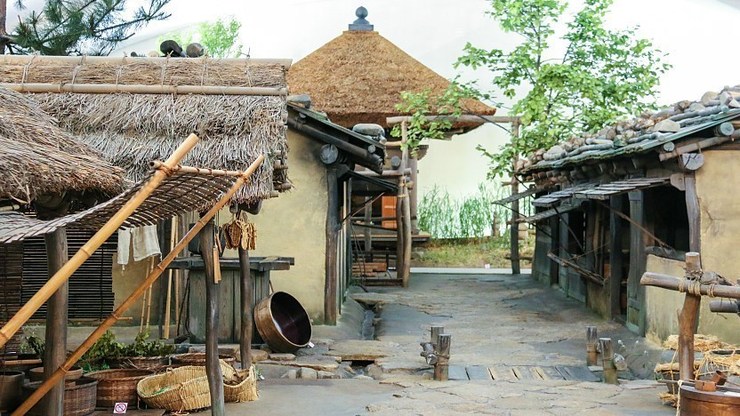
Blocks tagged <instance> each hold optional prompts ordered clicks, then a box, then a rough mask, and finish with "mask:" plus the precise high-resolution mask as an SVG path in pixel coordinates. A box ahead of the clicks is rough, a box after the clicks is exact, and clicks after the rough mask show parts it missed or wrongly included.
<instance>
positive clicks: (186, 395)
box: [136, 360, 236, 411]
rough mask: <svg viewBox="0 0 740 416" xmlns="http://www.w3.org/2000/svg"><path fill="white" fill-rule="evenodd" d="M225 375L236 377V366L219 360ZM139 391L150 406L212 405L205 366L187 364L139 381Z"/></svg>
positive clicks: (173, 408) (187, 407)
mask: <svg viewBox="0 0 740 416" xmlns="http://www.w3.org/2000/svg"><path fill="white" fill-rule="evenodd" d="M220 364H221V372H222V373H223V374H224V377H233V375H234V373H236V370H234V367H232V366H230V365H229V364H226V363H225V362H224V361H223V360H220ZM136 392H137V393H138V394H139V397H141V399H142V400H143V401H144V403H146V404H147V406H149V407H151V408H155V409H165V410H170V411H182V410H188V411H189V410H196V409H205V408H207V407H210V406H211V395H210V391H209V390H208V378H207V376H206V368H205V367H201V366H190V365H188V366H184V367H179V368H175V369H171V370H167V371H166V372H164V373H161V374H157V375H153V376H149V377H146V378H144V379H143V380H141V381H139V383H138V384H137V385H136Z"/></svg>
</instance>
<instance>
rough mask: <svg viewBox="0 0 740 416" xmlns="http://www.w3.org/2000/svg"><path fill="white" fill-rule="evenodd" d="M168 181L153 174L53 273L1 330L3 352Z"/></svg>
mask: <svg viewBox="0 0 740 416" xmlns="http://www.w3.org/2000/svg"><path fill="white" fill-rule="evenodd" d="M198 140H199V139H198V136H196V135H195V134H191V135H190V136H188V138H187V139H185V141H184V142H183V143H182V144H181V145H180V146H179V147H178V148H177V149H176V150H175V152H174V153H172V155H171V156H170V157H169V158H168V159H167V161H165V166H167V167H168V168H172V167H174V166H176V165H177V164H178V163H180V161H181V160H182V159H183V158H184V157H185V155H186V154H188V152H189V151H190V150H191V149H192V148H193V147H194V146H195V145H196V144H197V143H198ZM166 177H167V173H166V172H165V170H163V169H159V170H157V171H155V172H154V173H153V174H152V177H151V179H149V181H148V182H147V183H146V184H145V185H144V186H143V187H142V188H141V189H140V190H139V192H137V193H136V194H135V195H134V196H133V197H132V198H131V199H130V200H129V201H128V202H126V205H124V206H123V207H121V209H120V210H118V212H116V214H114V215H113V217H111V218H110V219H109V220H108V221H107V222H106V223H105V224H104V225H103V227H102V228H101V229H100V230H99V231H98V232H97V233H95V235H94V236H92V238H91V239H90V240H89V241H88V242H87V243H85V245H84V246H82V247H81V248H80V250H79V251H77V253H75V255H74V256H72V258H70V259H69V261H68V262H67V263H66V264H65V265H64V266H63V267H62V268H61V269H59V271H57V272H56V273H54V276H52V277H51V278H49V280H48V281H47V282H46V284H44V286H42V287H41V289H39V291H38V292H36V294H35V295H33V296H32V297H31V299H29V300H28V302H26V304H25V305H23V306H22V307H21V309H20V310H18V312H17V313H16V314H15V315H13V317H12V318H11V319H10V320H9V321H8V323H7V324H5V326H3V327H2V329H0V348H2V347H3V346H5V344H6V343H7V342H8V341H9V340H10V338H11V337H12V336H13V335H15V333H16V332H18V330H19V329H20V328H21V326H23V324H25V323H26V322H27V321H28V320H29V319H30V318H31V316H32V315H33V314H34V313H35V312H36V311H37V310H39V308H40V307H41V306H42V305H43V304H44V303H45V302H46V301H47V300H49V298H50V297H51V296H52V295H53V294H54V292H56V291H57V290H58V289H59V288H60V287H61V286H62V285H63V284H64V282H66V281H67V280H69V277H70V276H72V273H74V272H75V271H76V270H77V269H79V268H80V266H81V265H82V263H84V262H85V261H86V260H87V259H89V258H90V256H91V255H92V253H94V252H95V250H97V249H98V248H99V247H100V246H101V245H102V244H103V243H104V242H105V241H106V240H107V239H108V238H109V237H110V236H111V235H112V234H113V233H114V232H115V231H116V230H117V229H118V227H120V226H121V224H123V222H124V221H126V219H127V218H128V217H130V216H131V214H133V213H134V211H136V208H138V207H139V205H141V204H142V203H143V202H144V200H146V198H147V197H149V195H151V194H152V192H154V190H155V189H157V187H158V186H159V184H161V183H162V181H164V179H165V178H166Z"/></svg>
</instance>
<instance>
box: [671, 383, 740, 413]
mask: <svg viewBox="0 0 740 416" xmlns="http://www.w3.org/2000/svg"><path fill="white" fill-rule="evenodd" d="M680 397H681V413H680V414H681V416H694V415H712V416H737V414H738V409H740V390H738V389H730V388H726V387H717V391H699V390H697V389H695V388H694V387H693V386H690V385H687V384H684V385H682V386H681V396H680Z"/></svg>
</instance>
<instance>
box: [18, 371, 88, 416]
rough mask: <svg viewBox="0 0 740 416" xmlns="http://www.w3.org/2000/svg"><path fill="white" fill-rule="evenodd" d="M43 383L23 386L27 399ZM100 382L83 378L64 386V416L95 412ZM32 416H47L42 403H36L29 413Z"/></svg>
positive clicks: (78, 415) (82, 415) (81, 415)
mask: <svg viewBox="0 0 740 416" xmlns="http://www.w3.org/2000/svg"><path fill="white" fill-rule="evenodd" d="M41 383H42V382H41V381H36V382H33V383H28V384H25V385H24V386H23V392H24V393H25V397H28V396H30V395H31V394H32V393H33V392H34V391H35V390H36V389H37V388H38V387H39V386H40V385H41ZM97 387H98V380H95V379H92V378H87V377H81V378H79V379H77V380H74V381H70V382H68V383H66V384H65V385H64V416H84V415H89V414H90V413H92V412H94V411H95V399H96V396H97V394H96V393H97ZM28 414H29V415H32V416H45V415H46V409H44V408H43V404H42V403H36V405H35V406H33V407H32V408H31V410H29V411H28Z"/></svg>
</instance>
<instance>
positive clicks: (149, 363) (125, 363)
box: [110, 355, 170, 371]
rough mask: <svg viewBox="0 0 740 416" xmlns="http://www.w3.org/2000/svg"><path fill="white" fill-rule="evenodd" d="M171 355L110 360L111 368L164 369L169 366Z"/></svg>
mask: <svg viewBox="0 0 740 416" xmlns="http://www.w3.org/2000/svg"><path fill="white" fill-rule="evenodd" d="M169 363H170V360H169V357H166V356H164V355H160V356H157V357H122V358H116V359H113V360H110V366H111V368H135V369H137V370H152V371H162V370H165V369H166V368H167V366H168V365H169Z"/></svg>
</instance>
